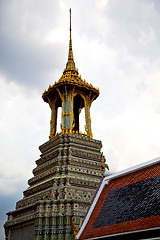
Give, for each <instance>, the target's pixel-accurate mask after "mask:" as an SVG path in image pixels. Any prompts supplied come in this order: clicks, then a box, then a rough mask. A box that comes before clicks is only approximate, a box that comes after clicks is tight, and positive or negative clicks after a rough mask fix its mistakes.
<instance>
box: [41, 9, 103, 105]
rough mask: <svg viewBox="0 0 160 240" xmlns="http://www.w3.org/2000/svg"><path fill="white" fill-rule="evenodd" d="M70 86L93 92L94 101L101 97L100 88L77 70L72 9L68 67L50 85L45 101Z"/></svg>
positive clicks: (44, 96) (46, 91)
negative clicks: (74, 55) (55, 92)
mask: <svg viewBox="0 0 160 240" xmlns="http://www.w3.org/2000/svg"><path fill="white" fill-rule="evenodd" d="M64 85H70V86H75V87H78V88H79V89H81V90H83V91H91V92H92V95H94V99H96V98H97V97H98V95H99V88H95V87H93V86H92V84H89V83H88V82H86V81H85V80H83V79H82V77H81V75H79V73H78V69H77V68H76V65H75V62H74V57H73V50H72V36H71V9H70V39H69V52H68V60H67V63H66V67H65V69H64V71H63V74H62V76H61V77H60V79H59V80H58V81H57V82H56V81H55V83H54V84H53V85H49V88H48V90H45V91H44V93H43V94H42V97H43V100H44V101H46V102H48V98H47V96H48V94H50V93H53V92H54V91H56V89H57V88H59V87H61V86H64Z"/></svg>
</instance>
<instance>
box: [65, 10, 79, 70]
mask: <svg viewBox="0 0 160 240" xmlns="http://www.w3.org/2000/svg"><path fill="white" fill-rule="evenodd" d="M69 12H70V29H69V32H70V37H69V52H68V61H67V64H66V68H65V70H64V73H65V72H66V71H68V70H69V71H70V70H76V67H75V62H74V58H73V50H72V34H71V32H72V28H71V8H70V9H69ZM76 71H77V70H76Z"/></svg>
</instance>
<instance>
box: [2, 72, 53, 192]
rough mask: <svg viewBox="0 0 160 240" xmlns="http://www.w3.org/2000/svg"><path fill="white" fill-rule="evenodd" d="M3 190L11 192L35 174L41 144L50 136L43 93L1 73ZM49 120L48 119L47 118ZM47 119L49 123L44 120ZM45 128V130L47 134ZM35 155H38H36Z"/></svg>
mask: <svg viewBox="0 0 160 240" xmlns="http://www.w3.org/2000/svg"><path fill="white" fill-rule="evenodd" d="M0 89H1V93H2V94H1V98H0V105H1V106H2V107H1V119H0V135H1V139H0V144H1V157H0V163H1V166H3V167H2V168H0V178H1V179H0V192H3V194H4V193H6V194H11V193H13V192H14V191H16V190H15V189H17V191H18V188H17V185H19V186H20V185H21V184H22V182H23V185H24V182H27V179H28V178H29V177H31V176H32V173H31V171H32V169H33V167H35V160H36V159H37V158H38V155H39V154H40V152H39V151H38V146H39V145H40V144H41V143H43V142H44V141H47V140H48V135H49V128H48V127H49V124H48V123H49V114H48V113H49V112H48V110H49V109H48V108H47V107H48V106H47V105H46V104H45V103H43V101H42V99H41V96H40V93H39V92H36V91H34V90H33V91H32V90H30V92H29V93H27V91H26V90H25V89H24V88H23V87H20V86H18V85H17V84H15V83H14V82H9V83H8V82H7V81H6V80H5V78H4V77H3V76H0ZM47 120H48V121H47ZM44 122H46V124H44ZM43 132H46V134H45V135H44V134H43ZM34 158H36V159H34Z"/></svg>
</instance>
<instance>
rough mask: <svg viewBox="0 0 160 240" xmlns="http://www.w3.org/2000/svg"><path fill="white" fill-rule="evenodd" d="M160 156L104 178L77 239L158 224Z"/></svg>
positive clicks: (136, 229)
mask: <svg viewBox="0 0 160 240" xmlns="http://www.w3.org/2000/svg"><path fill="white" fill-rule="evenodd" d="M159 186H160V159H155V160H154V161H153V160H152V161H150V163H149V162H148V163H147V164H146V165H143V166H138V167H135V168H134V169H132V171H131V170H130V169H129V170H128V171H125V172H124V171H123V172H121V173H120V174H117V176H115V175H113V176H112V175H111V176H109V177H106V178H104V180H103V182H102V184H101V186H100V189H99V191H98V192H97V195H96V197H95V200H94V201H93V203H92V205H91V207H90V209H89V211H88V214H87V216H86V218H85V220H84V223H83V224H82V227H81V229H80V232H79V234H78V235H77V238H78V239H88V238H95V237H101V236H108V235H112V234H119V233H126V232H130V231H138V230H143V229H149V228H155V227H159V226H160V207H159V206H160V189H159Z"/></svg>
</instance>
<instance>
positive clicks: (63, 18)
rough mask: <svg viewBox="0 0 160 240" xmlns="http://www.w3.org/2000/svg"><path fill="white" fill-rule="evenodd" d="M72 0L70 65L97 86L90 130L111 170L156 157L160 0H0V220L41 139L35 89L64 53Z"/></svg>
mask: <svg viewBox="0 0 160 240" xmlns="http://www.w3.org/2000/svg"><path fill="white" fill-rule="evenodd" d="M70 7H71V8H72V39H73V53H74V59H75V63H76V67H77V68H78V69H79V73H80V74H81V76H82V78H83V79H86V81H88V82H89V83H92V84H93V86H95V87H99V88H100V96H99V97H98V98H97V99H96V101H94V102H93V104H92V108H91V117H92V131H93V137H94V138H95V139H99V140H101V141H102V143H103V149H102V151H103V152H104V154H105V157H106V161H107V163H108V164H109V166H110V170H111V172H115V171H119V170H122V169H125V168H128V167H130V166H133V165H136V164H139V163H142V162H145V161H147V160H150V159H153V158H156V157H159V156H160V148H159V141H160V140H159V136H160V30H159V28H160V1H159V0H87V1H86V0H81V1H75V0H74V1H72V0H70V1H69V0H23V1H21V0H10V1H9V0H0V91H1V94H0V112H1V114H0V144H1V154H0V164H1V168H0V209H1V211H0V224H1V226H2V225H3V224H4V221H5V220H6V217H5V213H6V212H7V211H10V210H14V208H15V203H16V201H18V200H20V199H21V198H22V196H23V195H22V194H23V191H24V190H25V189H26V188H27V181H28V179H29V178H31V177H32V169H33V168H34V167H35V160H37V159H38V158H39V155H40V152H39V150H38V147H39V146H40V145H41V144H43V143H44V142H46V141H48V136H49V121H50V108H49V106H48V104H46V103H44V102H43V100H42V98H41V94H42V93H43V91H44V90H45V89H47V88H48V86H49V84H53V83H54V82H55V81H57V80H58V79H59V78H60V76H61V74H62V72H63V69H64V68H65V64H66V62H67V55H68V45H69V8H70ZM0 232H1V235H0V239H4V238H3V231H2V227H1V228H0Z"/></svg>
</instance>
